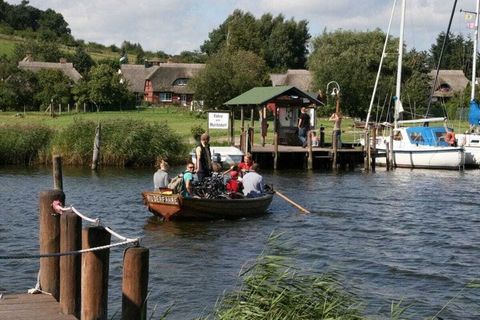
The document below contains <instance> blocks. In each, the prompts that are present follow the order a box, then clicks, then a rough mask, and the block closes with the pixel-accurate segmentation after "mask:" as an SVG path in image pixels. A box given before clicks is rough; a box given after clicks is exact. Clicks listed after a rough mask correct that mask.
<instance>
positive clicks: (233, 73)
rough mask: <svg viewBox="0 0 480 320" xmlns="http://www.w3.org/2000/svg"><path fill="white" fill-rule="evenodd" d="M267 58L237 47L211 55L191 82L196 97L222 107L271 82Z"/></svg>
mask: <svg viewBox="0 0 480 320" xmlns="http://www.w3.org/2000/svg"><path fill="white" fill-rule="evenodd" d="M268 81H269V78H268V73H267V68H266V66H265V62H264V61H263V59H262V58H260V57H259V56H257V55H256V54H254V53H252V52H249V51H244V50H238V51H232V50H228V49H223V50H220V51H219V52H218V53H216V54H214V55H213V56H211V57H210V58H209V59H208V60H207V63H206V65H205V68H204V69H203V70H202V71H200V72H199V73H198V74H197V76H196V77H195V78H193V79H192V81H191V82H190V83H189V86H192V87H193V88H194V91H195V99H198V100H203V101H204V103H205V106H206V107H207V108H215V109H216V108H221V106H222V104H223V103H224V102H225V101H228V100H229V99H231V98H233V97H235V96H237V95H239V94H241V93H243V92H245V91H247V90H250V89H251V88H253V87H256V86H264V85H266V84H268Z"/></svg>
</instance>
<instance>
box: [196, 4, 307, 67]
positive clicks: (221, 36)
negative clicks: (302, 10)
mask: <svg viewBox="0 0 480 320" xmlns="http://www.w3.org/2000/svg"><path fill="white" fill-rule="evenodd" d="M309 39H310V34H309V33H308V23H307V21H306V20H302V21H300V22H298V23H297V22H295V21H294V20H293V19H290V20H288V21H285V18H284V17H283V16H282V15H278V16H277V17H275V18H273V17H272V15H270V14H265V15H263V16H262V17H261V18H260V19H258V20H257V19H255V17H254V16H253V15H252V14H251V13H249V12H246V13H245V12H243V11H242V10H238V9H237V10H235V11H234V12H233V13H232V14H231V15H230V16H229V17H228V18H227V19H226V20H225V21H224V22H223V23H222V24H221V25H220V26H219V27H218V28H216V29H214V30H213V31H212V32H210V33H209V35H208V39H207V40H206V41H205V42H204V43H203V45H202V46H201V51H202V52H204V53H206V54H207V55H213V54H214V53H216V52H218V51H219V50H221V49H222V48H225V47H228V48H229V50H246V51H252V52H254V53H255V54H257V55H259V56H260V57H262V58H263V59H264V60H265V61H266V63H267V66H268V67H269V68H270V69H272V70H285V69H288V68H296V69H298V68H305V63H306V55H307V53H308V50H307V42H308V41H309Z"/></svg>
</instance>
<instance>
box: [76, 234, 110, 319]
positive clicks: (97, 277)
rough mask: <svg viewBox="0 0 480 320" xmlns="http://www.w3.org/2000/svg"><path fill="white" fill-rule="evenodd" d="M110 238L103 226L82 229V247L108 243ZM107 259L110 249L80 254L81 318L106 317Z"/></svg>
mask: <svg viewBox="0 0 480 320" xmlns="http://www.w3.org/2000/svg"><path fill="white" fill-rule="evenodd" d="M110 238H111V235H110V233H108V232H107V231H106V230H105V228H103V227H88V228H85V229H83V230H82V249H90V248H94V247H98V246H104V245H109V244H110ZM109 260H110V249H105V250H99V251H94V252H87V253H84V254H82V285H81V296H82V301H81V312H80V319H82V320H105V319H107V310H108V309H107V306H108V269H109Z"/></svg>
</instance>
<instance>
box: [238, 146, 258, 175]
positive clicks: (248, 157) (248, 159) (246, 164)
mask: <svg viewBox="0 0 480 320" xmlns="http://www.w3.org/2000/svg"><path fill="white" fill-rule="evenodd" d="M254 163H255V162H254V161H253V157H252V154H251V153H250V152H247V153H246V154H245V155H244V156H243V161H242V162H240V163H239V164H238V172H239V173H240V177H243V176H244V175H245V174H246V173H247V172H249V171H250V169H251V168H252V166H253V164H254Z"/></svg>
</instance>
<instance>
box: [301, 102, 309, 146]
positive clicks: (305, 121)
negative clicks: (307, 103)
mask: <svg viewBox="0 0 480 320" xmlns="http://www.w3.org/2000/svg"><path fill="white" fill-rule="evenodd" d="M300 111H301V113H300V117H299V118H298V139H300V142H302V147H304V148H305V147H306V146H307V134H308V130H310V115H309V114H308V113H307V108H305V107H302V108H301V109H300Z"/></svg>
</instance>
